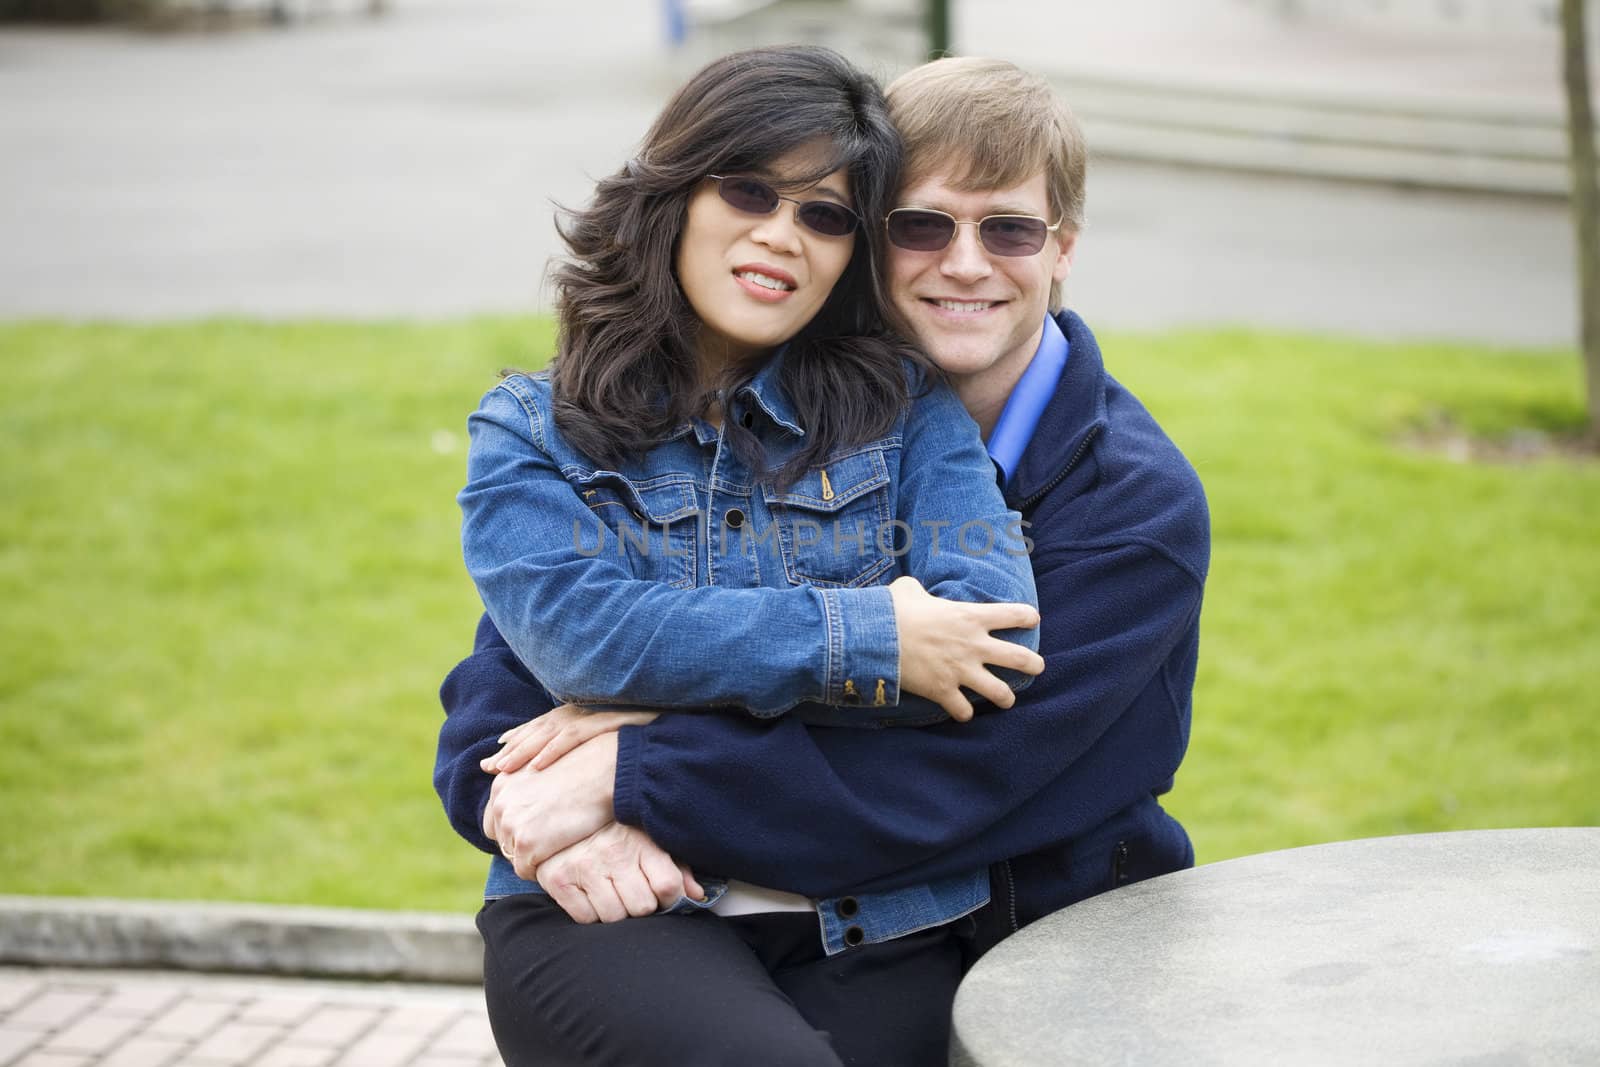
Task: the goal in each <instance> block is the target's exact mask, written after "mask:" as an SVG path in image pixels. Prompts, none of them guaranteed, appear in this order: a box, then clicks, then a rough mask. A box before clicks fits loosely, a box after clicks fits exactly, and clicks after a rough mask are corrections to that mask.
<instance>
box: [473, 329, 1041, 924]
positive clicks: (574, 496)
mask: <svg viewBox="0 0 1600 1067" xmlns="http://www.w3.org/2000/svg"><path fill="white" fill-rule="evenodd" d="M781 358H782V357H781V356H779V357H775V358H774V359H772V360H771V361H769V362H768V364H767V366H766V367H764V368H763V369H762V371H761V372H760V373H759V374H758V375H757V376H756V377H755V378H754V379H753V380H752V381H751V382H750V383H749V384H748V385H747V386H745V387H744V388H743V389H741V390H740V392H739V394H738V395H736V396H735V397H733V398H731V399H730V400H726V401H725V403H724V406H723V407H724V418H726V419H739V420H741V422H742V423H743V425H744V426H746V427H747V428H749V429H750V430H751V431H752V432H753V433H755V434H756V435H757V437H758V438H759V439H760V441H761V443H762V446H763V448H764V449H765V451H766V455H767V461H768V465H769V467H771V468H773V469H775V468H776V467H778V466H779V465H781V464H782V463H783V462H784V460H785V459H787V458H788V456H790V455H792V454H793V453H794V451H795V450H797V449H798V448H799V447H800V446H801V443H802V441H803V438H804V434H805V430H804V429H803V427H801V426H800V425H799V423H798V421H797V416H796V414H795V412H794V410H793V408H792V406H791V405H790V404H789V402H788V399H787V397H786V396H785V394H784V393H783V391H782V389H781V387H780V386H779V377H778V368H779V361H780V360H781ZM468 425H469V429H470V432H471V437H472V445H471V449H470V452H469V457H468V483H467V486H466V488H465V489H463V490H462V492H461V494H460V497H459V501H460V504H461V508H462V513H463V522H462V546H463V552H464V554H465V556H466V561H467V568H468V571H469V572H470V573H471V575H472V577H473V580H474V581H475V582H476V583H477V586H478V590H479V593H480V595H481V596H482V598H483V602H484V604H485V606H486V608H487V610H488V614H489V616H490V618H491V619H492V620H493V622H494V624H495V626H496V628H497V629H498V630H499V631H500V633H501V634H502V635H504V638H505V640H506V641H507V643H508V644H509V645H510V647H511V648H512V649H513V650H514V651H515V652H516V654H517V656H518V658H520V659H521V660H522V661H523V662H524V663H525V664H526V665H527V666H528V668H529V669H530V670H531V671H532V673H533V675H534V676H535V677H536V678H537V679H538V680H539V681H540V682H541V683H542V684H543V685H544V687H545V688H546V689H547V690H548V691H549V693H550V694H551V695H552V696H553V697H554V698H556V699H557V700H560V701H567V702H574V703H611V704H632V705H643V706H652V707H704V706H708V705H735V706H737V707H739V708H743V709H748V712H744V711H739V710H729V711H727V712H725V714H746V713H748V714H753V715H755V716H758V717H771V716H776V715H782V714H785V713H788V714H791V715H794V716H797V717H800V718H802V719H803V720H804V721H806V722H808V723H810V724H820V725H832V726H843V727H848V726H859V727H875V726H888V725H921V724H929V723H934V722H941V721H944V720H945V719H946V715H945V713H944V712H943V710H942V709H940V708H939V707H937V706H936V705H934V704H932V702H930V701H927V700H925V699H923V698H920V697H914V696H912V695H910V694H906V695H904V696H902V694H901V692H900V684H899V682H900V679H899V645H898V639H897V634H896V629H895V624H894V609H893V606H892V602H891V600H890V597H889V593H888V590H887V589H886V588H885V586H886V585H887V584H888V583H889V582H890V581H892V580H893V579H894V578H896V577H898V576H900V575H902V574H911V575H914V576H915V577H917V578H918V579H919V580H920V581H921V582H922V584H923V585H924V586H925V587H926V588H927V589H928V591H929V592H931V593H933V594H934V595H936V596H940V597H943V598H946V599H955V600H965V601H985V602H1002V601H1019V602H1025V603H1030V604H1036V603H1037V601H1036V595H1035V591H1034V585H1033V574H1032V569H1031V567H1030V565H1029V561H1028V558H1027V555H1026V541H1025V539H1024V537H1023V532H1022V525H1021V519H1020V517H1019V516H1018V515H1017V513H1016V512H1014V511H1011V510H1009V509H1008V508H1007V507H1006V505H1005V502H1004V499H1003V497H1002V496H1001V492H1000V489H999V487H998V486H997V484H996V482H995V471H994V467H993V465H992V463H991V461H990V460H989V457H988V454H987V452H986V451H985V449H984V446H983V442H982V440H981V439H980V437H979V434H978V430H977V427H976V426H975V425H974V424H973V422H972V421H971V419H970V417H969V416H968V415H967V414H966V412H965V410H964V409H963V408H962V407H961V405H960V403H959V401H958V400H957V399H956V397H955V396H954V394H953V393H951V392H950V390H949V389H948V388H947V387H945V386H943V385H942V384H941V385H931V386H929V387H928V388H927V389H926V390H925V391H923V392H921V393H920V395H917V396H916V397H915V399H913V401H912V402H911V404H910V405H909V406H908V408H907V409H906V410H905V411H903V412H902V413H901V414H900V416H899V417H898V418H897V420H896V422H895V424H894V425H893V426H892V428H891V429H890V431H889V432H888V433H887V434H886V435H885V436H883V437H881V438H879V439H877V440H873V441H870V442H867V443H865V444H861V445H856V446H852V447H849V448H845V449H841V450H840V451H839V452H837V453H836V454H834V455H833V456H830V457H829V458H828V460H827V461H826V462H825V463H824V464H822V465H821V466H819V467H817V468H814V469H813V470H810V471H808V472H807V473H806V474H805V475H804V476H803V477H802V478H801V479H800V480H799V481H798V482H796V483H795V484H793V485H790V486H788V487H786V488H784V489H782V490H780V489H778V488H777V487H776V486H775V485H774V484H773V483H772V481H771V480H770V478H768V477H766V476H764V475H763V474H762V473H760V472H754V471H752V470H750V469H749V468H748V466H747V465H746V464H745V463H744V462H743V461H742V460H741V459H740V458H739V457H738V456H737V455H736V454H735V453H734V451H733V450H732V449H731V448H729V447H727V445H726V442H725V441H724V439H723V437H722V435H721V434H720V433H719V432H718V431H717V430H716V429H715V428H713V427H712V426H710V425H709V424H708V423H705V422H703V421H700V420H694V421H693V422H691V423H689V424H686V425H684V426H682V427H680V428H679V430H678V431H677V432H676V433H675V434H674V435H672V437H671V438H670V439H669V440H667V441H666V442H664V443H662V444H661V445H658V446H657V447H656V448H654V449H652V450H651V451H650V452H649V453H647V454H645V455H643V456H640V457H635V458H632V459H630V460H629V461H627V462H624V463H621V464H617V465H614V466H605V465H603V464H600V463H597V462H595V461H594V460H592V459H590V458H589V457H587V456H585V455H584V454H582V453H580V452H578V451H577V450H576V449H575V448H573V447H572V446H571V445H570V444H569V443H568V442H567V441H566V440H565V439H564V438H563V436H562V435H561V433H560V431H559V429H558V428H557V427H556V424H555V420H554V418H553V415H552V409H551V394H550V384H549V380H548V376H547V375H545V374H537V375H532V376H525V375H513V376H511V377H508V378H506V379H505V380H504V381H502V382H501V383H500V384H499V385H498V386H497V387H496V388H494V389H492V390H490V392H489V393H488V394H487V395H486V396H485V397H484V399H483V402H482V404H481V405H480V406H479V409H478V411H477V412H475V413H474V414H473V416H472V417H471V419H470V420H469V424H468ZM1000 636H1002V637H1005V638H1007V639H1009V640H1013V641H1016V642H1018V643H1020V644H1023V645H1025V646H1026V647H1028V648H1030V649H1032V648H1036V647H1037V631H1036V630H1017V631H1004V632H1002V633H1001V634H1000ZM1001 673H1002V674H1003V676H1004V677H1005V678H1006V680H1007V682H1008V683H1009V684H1011V685H1012V687H1013V688H1016V689H1020V688H1022V687H1023V685H1025V684H1026V682H1027V681H1028V680H1029V679H1028V678H1027V677H1026V676H1023V675H1019V674H1015V673H1013V672H1001ZM821 814H823V815H824V816H825V813H821ZM824 825H825V823H824ZM702 881H703V882H707V883H708V884H707V888H708V890H710V891H711V893H712V902H714V901H715V898H716V896H717V895H719V893H720V885H721V883H720V880H719V879H716V878H714V877H713V878H710V879H709V881H708V879H706V878H702ZM779 888H782V887H779ZM519 891H521V892H528V891H538V887H537V886H536V885H535V884H533V883H531V882H526V881H524V880H523V879H521V878H519V877H517V875H516V874H515V872H514V871H513V870H512V869H511V865H510V864H509V862H507V861H506V860H505V859H504V858H503V857H498V856H497V857H495V860H494V861H493V862H492V864H491V871H490V878H489V884H488V887H487V895H489V896H501V895H505V894H507V893H513V892H519ZM988 899H989V880H988V871H987V869H986V868H984V867H975V868H973V869H972V870H971V871H969V872H960V873H958V874H956V875H953V876H950V877H944V878H940V879H939V880H937V881H936V882H932V883H924V884H918V885H912V886H907V887H902V888H898V889H894V890H890V891H886V892H879V893H872V894H854V895H842V896H838V897H832V898H829V899H826V900H821V901H818V905H817V911H818V915H819V917H820V918H821V920H822V926H823V940H824V943H825V945H826V947H827V950H828V951H829V952H830V953H832V952H838V951H842V950H844V949H845V948H847V947H850V946H854V945H858V944H864V943H872V942H876V941H882V940H887V939H889V938H893V937H899V936H903V935H905V934H907V933H911V932H913V931H915V930H919V929H923V928H925V927H928V926H933V925H938V924H940V923H944V922H949V921H951V920H953V919H955V918H958V917H960V916H961V915H964V914H966V913H968V912H970V911H973V910H975V909H976V908H978V907H981V906H982V905H983V904H984V903H986V902H987V900H988ZM688 906H692V904H691V902H687V901H680V903H679V907H680V908H684V907H688Z"/></svg>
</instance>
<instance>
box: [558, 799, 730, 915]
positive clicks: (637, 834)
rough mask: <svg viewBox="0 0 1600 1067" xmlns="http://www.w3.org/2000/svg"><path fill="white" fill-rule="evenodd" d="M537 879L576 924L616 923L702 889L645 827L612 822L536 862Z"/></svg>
mask: <svg viewBox="0 0 1600 1067" xmlns="http://www.w3.org/2000/svg"><path fill="white" fill-rule="evenodd" d="M535 880H536V881H538V883H539V885H540V886H541V887H542V888H543V889H544V891H545V892H546V893H549V894H550V898H551V899H552V900H554V901H555V902H556V903H557V904H559V905H561V910H562V911H564V912H566V913H567V914H568V915H570V916H571V917H572V919H573V921H575V922H580V923H592V922H603V923H614V922H618V921H620V920H622V919H626V918H627V917H628V916H630V915H634V916H639V915H653V914H655V913H656V912H657V911H659V910H660V909H662V908H669V907H671V906H672V905H673V904H675V903H677V900H678V897H680V896H690V897H693V898H695V899H696V900H701V899H703V898H704V897H705V895H706V894H705V890H704V889H703V888H701V886H700V883H699V882H697V881H696V880H695V877H694V875H693V874H691V873H690V872H689V869H688V868H687V867H682V866H679V865H678V864H677V863H676V862H675V861H674V860H673V858H672V857H671V856H669V855H667V854H666V853H665V852H663V851H661V849H660V848H659V847H658V846H657V845H656V843H655V842H654V841H652V840H650V838H649V836H648V835H647V834H646V833H645V832H644V831H643V830H639V829H636V828H634V827H632V826H624V825H623V824H621V823H617V822H613V823H610V824H608V825H606V826H604V827H602V828H601V829H599V830H597V831H595V832H594V833H593V834H590V835H589V836H588V837H586V838H584V839H583V840H582V841H579V842H578V843H577V844H575V845H573V846H572V847H570V848H566V849H563V850H562V851H560V852H558V853H556V854H555V855H554V856H551V857H550V858H549V859H547V860H545V861H544V862H543V863H541V864H539V869H538V870H537V871H536V872H535Z"/></svg>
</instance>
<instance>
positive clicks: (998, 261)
mask: <svg viewBox="0 0 1600 1067" xmlns="http://www.w3.org/2000/svg"><path fill="white" fill-rule="evenodd" d="M895 206H896V207H907V208H931V209H933V210H935V211H943V212H944V213H945V214H947V215H953V216H954V217H955V218H957V219H959V220H961V221H962V222H977V221H978V220H979V219H981V218H983V217H985V216H986V215H1036V216H1038V217H1039V218H1042V219H1044V220H1045V221H1046V223H1054V222H1056V221H1057V220H1056V219H1055V218H1054V217H1052V216H1051V214H1050V199H1049V194H1048V192H1047V190H1046V187H1045V178H1044V174H1043V172H1040V173H1038V174H1035V175H1034V176H1033V177H1031V178H1029V179H1028V180H1027V181H1024V182H1022V183H1020V184H1018V185H1014V186H1011V187H1010V188H1007V189H990V190H983V191H979V192H965V191H962V190H961V189H959V188H957V186H956V184H955V182H954V180H953V176H952V175H951V174H950V173H948V172H941V173H938V174H933V175H930V176H928V177H926V178H923V179H920V180H918V181H915V182H912V183H911V184H909V185H907V186H906V187H905V188H904V189H902V190H901V193H900V197H899V199H898V200H897V201H896V203H895ZM1072 244H1073V235H1072V234H1071V233H1070V232H1069V231H1068V230H1067V229H1066V228H1065V227H1063V228H1062V229H1061V230H1058V231H1056V232H1054V233H1052V234H1051V235H1050V236H1049V237H1048V238H1047V239H1046V240H1045V244H1044V247H1043V248H1042V249H1040V250H1039V251H1038V252H1036V253H1034V254H1033V255H1031V256H997V255H995V254H993V253H992V252H989V251H988V250H987V249H985V248H984V247H983V245H982V243H981V242H980V241H979V240H978V228H977V227H976V226H957V227H956V235H955V237H954V238H953V239H952V240H951V242H950V243H949V244H948V245H947V246H945V247H944V248H943V249H940V250H939V251H937V252H913V251H908V250H906V249H904V248H896V247H894V246H892V245H891V246H890V248H889V297H890V299H891V300H892V301H893V302H894V306H895V308H896V310H898V311H899V313H900V315H901V316H902V318H903V319H904V321H905V323H906V326H907V327H908V328H909V329H910V330H911V331H912V333H913V334H915V336H916V339H917V341H918V342H919V343H920V344H921V345H922V347H923V348H924V349H925V350H926V351H927V353H928V355H929V356H930V357H932V359H933V361H934V362H935V363H937V364H938V365H939V366H940V367H942V368H943V369H944V370H945V372H946V373H948V374H949V375H951V377H952V378H954V379H955V380H956V384H957V388H958V389H959V388H960V385H961V380H962V379H968V378H972V377H973V376H975V375H986V374H990V373H992V374H996V375H1005V376H1007V377H1009V378H1010V380H1009V381H1008V382H1006V384H1005V388H1006V389H1008V390H1009V389H1010V387H1011V386H1012V385H1013V384H1015V382H1016V378H1017V377H1019V376H1020V375H1021V374H1022V371H1023V369H1024V368H1025V367H1027V365H1028V361H1029V360H1031V359H1032V358H1033V353H1034V350H1035V349H1036V348H1037V347H1038V344H1039V335H1040V330H1041V329H1042V328H1043V325H1044V316H1045V313H1046V311H1048V310H1049V306H1050V287H1051V285H1052V284H1053V283H1055V282H1059V281H1063V280H1065V279H1066V276H1067V271H1068V270H1069V269H1070V267H1071V262H1072V260H1071V255H1072Z"/></svg>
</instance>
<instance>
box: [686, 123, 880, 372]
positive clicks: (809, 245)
mask: <svg viewBox="0 0 1600 1067" xmlns="http://www.w3.org/2000/svg"><path fill="white" fill-rule="evenodd" d="M828 154H829V146H828V145H827V143H826V142H815V143H813V144H811V145H807V146H804V147H801V148H798V149H795V150H794V151H792V152H789V153H786V154H785V155H783V156H780V157H779V158H778V159H776V160H775V161H773V162H772V163H771V164H770V165H769V166H767V167H765V168H762V169H761V170H760V171H756V172H751V173H749V174H748V176H749V177H754V178H759V179H761V180H763V181H765V182H767V183H768V184H769V185H771V186H773V187H774V188H775V189H777V191H778V192H780V193H782V194H783V195H784V196H787V197H794V198H795V199H796V200H802V201H803V200H827V201H832V202H835V203H838V204H842V205H844V206H845V207H850V208H853V207H854V204H853V202H852V201H851V198H850V182H849V179H848V177H847V176H846V174H845V172H844V171H843V170H836V171H834V172H833V173H832V174H829V175H828V176H827V177H825V178H823V179H822V180H821V181H819V182H816V183H815V184H813V185H796V184H793V179H794V178H795V177H796V176H799V175H805V174H814V173H816V171H817V169H818V168H819V167H822V166H826V165H827V159H828ZM795 211H796V206H795V205H794V204H793V203H791V202H789V201H788V200H780V201H778V209H777V210H776V211H774V212H772V213H771V214H770V215H757V214H752V213H751V212H748V211H741V210H739V209H738V208H735V207H734V206H732V205H731V204H729V203H728V202H727V201H725V200H723V199H722V196H721V194H720V193H719V192H718V189H717V183H716V182H715V181H713V180H710V179H707V180H706V181H703V182H702V183H701V184H700V187H699V188H698V189H696V190H695V192H694V194H693V195H692V196H691V197H690V198H689V210H688V217H687V220H686V221H685V223H684V228H683V235H682V237H681V238H680V239H679V241H678V251H677V259H676V262H675V267H676V272H677V276H678V284H679V285H680V286H681V287H682V289H683V295H684V296H685V297H686V298H687V299H688V301H689V306H690V307H692V308H693V309H694V313H695V315H696V317H697V318H699V320H700V359H701V363H702V365H703V366H704V367H705V368H706V369H707V370H710V371H712V372H714V371H715V370H716V369H717V368H720V367H721V366H723V365H724V364H726V363H731V362H736V361H742V360H745V359H748V358H750V357H752V356H755V355H757V354H758V353H761V352H765V351H768V350H770V349H772V348H775V347H777V346H778V345H781V344H783V343H784V342H785V341H788V340H789V339H790V338H792V337H794V336H795V335H796V334H797V333H799V332H800V331H801V330H802V329H803V328H804V327H805V325H806V324H807V323H808V322H810V321H811V320H812V319H813V318H814V317H816V314H817V312H818V311H820V310H821V309H822V305H823V304H824V303H826V302H827V299H828V295H829V294H830V293H832V292H833V287H834V284H835V283H837V282H838V280H839V277H840V275H842V274H843V273H844V270H845V268H846V267H847V266H849V264H850V256H851V254H852V253H853V252H854V250H855V242H856V235H855V234H853V233H852V234H849V235H847V236H844V237H829V236H825V235H823V234H820V233H817V232H816V231H815V230H812V229H809V228H807V227H806V226H804V225H802V224H801V223H800V222H799V221H798V220H797V219H796V218H795ZM863 299H865V295H863Z"/></svg>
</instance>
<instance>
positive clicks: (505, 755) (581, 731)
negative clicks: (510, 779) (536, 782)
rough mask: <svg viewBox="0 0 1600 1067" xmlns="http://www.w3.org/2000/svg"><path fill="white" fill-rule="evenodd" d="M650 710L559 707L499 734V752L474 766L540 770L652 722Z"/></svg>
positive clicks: (497, 770)
mask: <svg viewBox="0 0 1600 1067" xmlns="http://www.w3.org/2000/svg"><path fill="white" fill-rule="evenodd" d="M656 715H657V713H656V712H654V711H608V710H604V709H600V708H584V707H579V706H578V705H577V704H562V705H561V706H559V707H555V708H551V709H550V710H549V711H547V712H545V713H544V714H543V715H540V716H539V717H538V718H536V719H529V720H528V721H527V722H525V723H523V724H522V725H521V726H513V727H512V728H511V729H509V730H507V731H506V732H505V733H503V734H501V735H500V744H501V746H502V747H501V749H500V751H499V752H496V753H495V754H494V755H492V756H488V757H486V758H485V759H483V760H482V761H481V762H480V763H479V764H478V766H480V767H482V768H483V769H484V770H485V771H486V772H488V773H489V774H504V773H506V772H508V771H514V770H518V769H519V768H521V767H523V766H524V765H526V766H530V767H532V768H534V769H535V770H540V771H542V770H544V769H545V768H546V767H548V766H550V765H551V764H553V763H554V762H555V761H556V760H558V759H560V758H561V757H562V756H565V755H566V754H567V753H568V752H571V751H572V750H573V749H575V748H577V747H578V746H579V745H581V744H583V743H584V742H585V741H588V740H590V739H592V738H596V737H599V736H600V735H601V734H605V733H611V732H612V731H615V730H620V729H622V728H623V727H624V726H644V725H646V724H647V723H651V722H654V721H655V717H656Z"/></svg>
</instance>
